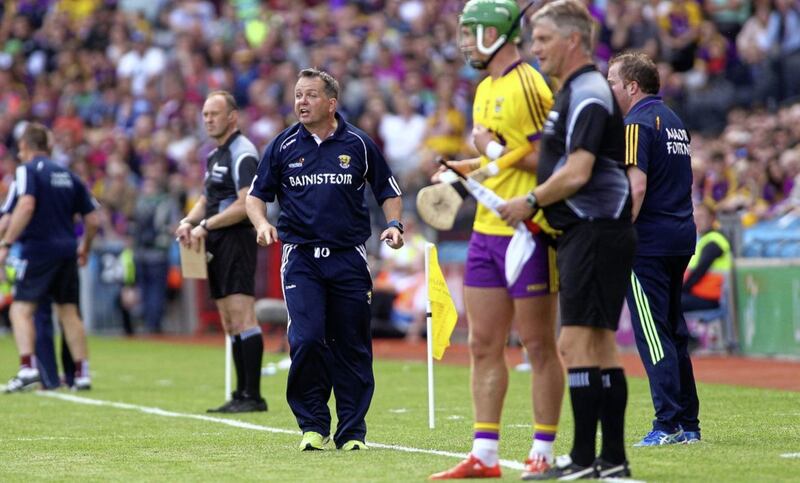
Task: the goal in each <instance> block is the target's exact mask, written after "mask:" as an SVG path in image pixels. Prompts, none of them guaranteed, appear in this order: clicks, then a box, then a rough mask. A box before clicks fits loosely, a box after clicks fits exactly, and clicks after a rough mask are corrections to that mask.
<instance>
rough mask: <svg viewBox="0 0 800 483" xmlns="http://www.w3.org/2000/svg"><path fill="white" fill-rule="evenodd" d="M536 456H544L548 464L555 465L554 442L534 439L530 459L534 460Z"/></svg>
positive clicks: (529, 454)
mask: <svg viewBox="0 0 800 483" xmlns="http://www.w3.org/2000/svg"><path fill="white" fill-rule="evenodd" d="M536 455H541V456H544V457H545V458H546V459H547V462H548V463H550V464H553V442H552V441H542V440H541V439H534V440H533V446H531V452H530V453H528V457H529V458H531V459H533V458H534V456H536Z"/></svg>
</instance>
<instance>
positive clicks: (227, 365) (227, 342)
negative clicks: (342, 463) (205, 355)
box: [225, 334, 233, 401]
mask: <svg viewBox="0 0 800 483" xmlns="http://www.w3.org/2000/svg"><path fill="white" fill-rule="evenodd" d="M231 344H232V343H231V338H230V337H229V336H228V334H225V401H230V400H231V359H232V358H233V347H232V345H231Z"/></svg>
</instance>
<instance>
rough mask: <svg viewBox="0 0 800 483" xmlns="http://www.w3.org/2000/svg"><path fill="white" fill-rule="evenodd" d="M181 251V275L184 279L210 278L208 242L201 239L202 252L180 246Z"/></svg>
mask: <svg viewBox="0 0 800 483" xmlns="http://www.w3.org/2000/svg"><path fill="white" fill-rule="evenodd" d="M180 249H181V274H182V275H183V278H198V279H203V280H205V279H207V278H208V260H207V258H208V256H207V255H206V241H205V239H202V238H201V239H200V251H195V250H194V249H193V248H191V247H188V246H184V245H183V244H181V245H180Z"/></svg>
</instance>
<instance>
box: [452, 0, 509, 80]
mask: <svg viewBox="0 0 800 483" xmlns="http://www.w3.org/2000/svg"><path fill="white" fill-rule="evenodd" d="M520 17H521V15H520V11H519V6H518V5H517V3H516V2H515V1H514V0H469V2H467V4H466V5H464V10H463V11H462V12H461V17H460V18H459V25H461V26H462V27H468V28H470V29H471V30H472V33H473V35H475V41H476V45H477V48H478V52H480V53H481V54H483V55H488V56H490V58H489V59H490V60H491V57H493V56H494V54H495V53H496V52H497V51H498V50H500V48H501V47H502V46H503V45H505V44H506V42H513V43H516V42H517V41H519V37H520V29H519V21H520ZM486 27H494V28H496V29H497V31H498V32H499V34H500V36H499V37H498V38H497V40H496V41H495V42H494V43H493V44H492V45H489V46H486V45H483V32H484V30H485V29H486ZM469 63H470V65H472V66H473V67H475V68H478V69H485V68H486V65H487V64H488V63H489V61H479V60H473V59H469Z"/></svg>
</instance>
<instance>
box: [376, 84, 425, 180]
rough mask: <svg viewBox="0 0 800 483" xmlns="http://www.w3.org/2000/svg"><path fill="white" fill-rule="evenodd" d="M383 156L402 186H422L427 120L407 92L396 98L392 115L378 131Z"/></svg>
mask: <svg viewBox="0 0 800 483" xmlns="http://www.w3.org/2000/svg"><path fill="white" fill-rule="evenodd" d="M378 132H379V133H380V137H381V139H383V153H384V156H386V160H387V161H388V162H389V166H390V167H391V168H392V172H393V173H394V174H395V176H396V177H397V179H398V181H399V182H400V184H401V185H402V186H404V187H405V186H407V185H414V186H416V185H419V184H420V183H419V181H418V179H417V178H418V177H419V176H418V173H419V169H418V165H419V149H420V147H421V145H422V140H423V138H424V136H425V118H424V117H422V116H421V115H420V114H418V113H416V112H414V109H413V108H412V106H411V102H410V101H409V99H408V96H407V95H406V93H405V92H402V91H400V90H398V91H396V92H395V94H394V96H392V111H390V112H388V113H387V114H386V115H384V116H383V117H382V118H381V121H380V126H379V127H378Z"/></svg>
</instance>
